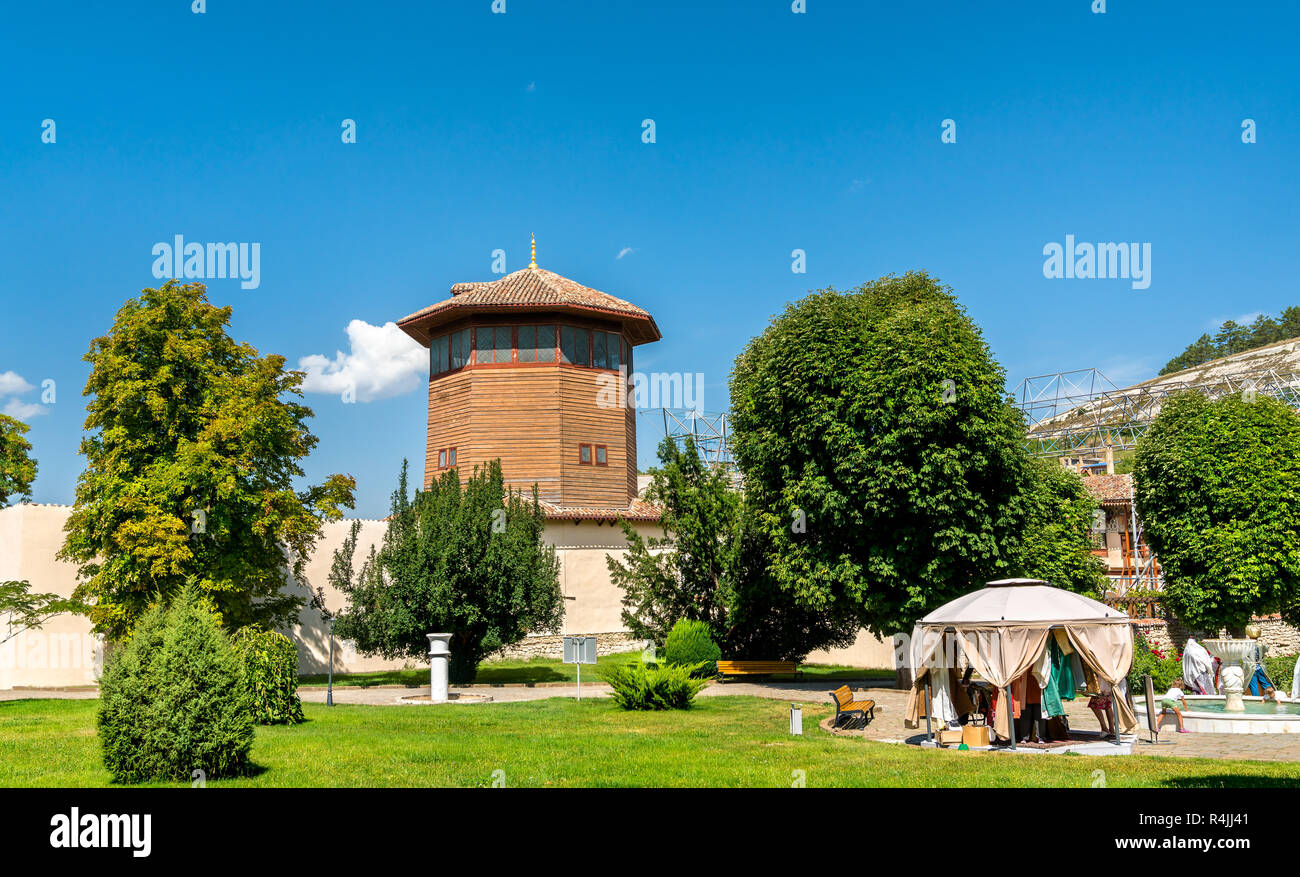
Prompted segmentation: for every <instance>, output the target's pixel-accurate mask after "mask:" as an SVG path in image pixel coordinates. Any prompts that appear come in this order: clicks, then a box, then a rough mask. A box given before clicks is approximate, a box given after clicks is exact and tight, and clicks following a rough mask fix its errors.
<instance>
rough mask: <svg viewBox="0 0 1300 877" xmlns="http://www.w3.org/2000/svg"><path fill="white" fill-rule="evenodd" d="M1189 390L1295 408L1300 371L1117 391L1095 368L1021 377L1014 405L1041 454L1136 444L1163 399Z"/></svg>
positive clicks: (1262, 372) (1299, 397)
mask: <svg viewBox="0 0 1300 877" xmlns="http://www.w3.org/2000/svg"><path fill="white" fill-rule="evenodd" d="M1188 390H1193V391H1196V392H1199V393H1203V394H1204V395H1206V396H1208V397H1209V398H1211V399H1221V398H1223V397H1224V396H1230V395H1235V394H1238V393H1240V394H1243V395H1249V394H1254V395H1255V396H1269V397H1272V398H1274V399H1280V400H1282V401H1283V402H1285V403H1286V404H1288V405H1290V406H1291V407H1292V408H1296V409H1298V410H1300V375H1297V374H1296V373H1294V372H1285V373H1278V372H1276V371H1274V370H1272V369H1260V370H1257V371H1254V372H1245V373H1240V374H1231V375H1221V376H1219V377H1215V378H1212V379H1209V380H1206V381H1200V382H1189V381H1153V382H1148V383H1146V384H1139V385H1137V386H1134V387H1128V388H1125V389H1120V388H1118V387H1116V386H1115V385H1114V384H1113V383H1112V382H1111V381H1110V379H1109V378H1107V377H1106V376H1105V375H1104V374H1102V373H1101V371H1099V370H1098V369H1095V368H1088V369H1076V370H1074V371H1067V372H1056V373H1055V374H1050V375H1036V376H1035V377H1031V378H1025V379H1024V380H1023V381H1021V382H1020V385H1019V386H1018V387H1017V388H1016V394H1015V396H1016V398H1015V405H1016V407H1018V408H1019V409H1020V410H1021V411H1022V412H1023V413H1024V415H1025V419H1026V421H1027V423H1028V427H1029V445H1030V449H1031V450H1032V451H1033V453H1035V454H1038V455H1040V456H1053V457H1054V456H1060V455H1062V454H1068V453H1072V452H1078V451H1090V450H1100V449H1103V448H1113V449H1115V450H1127V449H1131V448H1134V447H1136V446H1137V442H1138V439H1139V438H1141V437H1142V436H1143V435H1144V434H1145V433H1146V431H1147V429H1148V428H1149V427H1150V426H1151V422H1152V421H1153V420H1155V417H1156V415H1157V414H1159V413H1160V408H1161V406H1162V405H1163V404H1164V402H1165V400H1166V399H1168V398H1169V397H1170V396H1172V395H1174V394H1175V393H1182V392H1185V391H1188Z"/></svg>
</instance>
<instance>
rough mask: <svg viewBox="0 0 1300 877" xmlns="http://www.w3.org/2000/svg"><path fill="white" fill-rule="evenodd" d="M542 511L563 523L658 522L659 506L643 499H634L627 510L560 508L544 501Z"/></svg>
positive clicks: (580, 507) (578, 507)
mask: <svg viewBox="0 0 1300 877" xmlns="http://www.w3.org/2000/svg"><path fill="white" fill-rule="evenodd" d="M542 511H544V512H546V517H548V518H552V519H554V520H561V521H614V520H617V519H619V518H624V519H625V520H628V521H657V520H659V514H660V509H659V506H657V505H654V504H653V503H648V502H646V501H645V500H643V499H634V500H632V503H631V504H630V505H629V506H627V507H626V508H621V509H616V508H608V509H604V508H590V507H587V506H559V505H556V504H555V503H551V502H546V501H545V500H542Z"/></svg>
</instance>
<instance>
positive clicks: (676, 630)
mask: <svg viewBox="0 0 1300 877" xmlns="http://www.w3.org/2000/svg"><path fill="white" fill-rule="evenodd" d="M721 657H722V649H720V648H718V644H717V643H715V642H714V641H713V634H712V632H711V631H710V630H709V626H708V625H707V624H705V623H704V622H703V621H689V620H687V619H685V618H679V619H678V620H677V623H676V624H674V625H673V627H672V630H670V631H668V636H667V637H666V638H665V639H664V651H663V659H664V662H665V663H668V664H679V665H687V664H696V665H699V669H698V670H696V671H695V674H694V675H696V676H698V677H710V678H711V677H713V676H716V675H718V659H719V658H721Z"/></svg>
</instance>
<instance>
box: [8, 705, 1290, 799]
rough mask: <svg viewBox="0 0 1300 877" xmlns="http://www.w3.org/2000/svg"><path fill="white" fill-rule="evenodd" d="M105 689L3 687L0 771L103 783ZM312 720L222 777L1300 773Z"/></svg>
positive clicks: (714, 735)
mask: <svg viewBox="0 0 1300 877" xmlns="http://www.w3.org/2000/svg"><path fill="white" fill-rule="evenodd" d="M95 708H96V701H93V700H18V701H7V702H0V786H102V785H106V784H107V783H108V776H107V774H106V773H105V771H104V769H103V766H102V765H101V763H100V757H99V746H98V741H97V740H96V735H95V724H94V719H95ZM304 708H305V710H306V713H307V717H308V720H309V721H308V722H307V723H306V724H304V725H299V726H296V727H292V728H289V727H272V728H259V729H258V731H257V742H256V743H255V744H254V747H253V760H254V762H255V764H256V766H257V772H256V773H255V774H254V775H253V776H250V777H245V778H242V779H238V780H228V781H215V780H214V781H212V782H211V783H210V784H211V785H214V786H217V785H220V786H348V787H385V786H486V785H491V784H492V779H493V772H494V771H504V777H505V784H506V785H507V786H790V785H792V784H793V783H794V782H795V781H796V779H797V778H798V777H799V776H800V774H798V773H797V772H798V771H802V772H803V773H802V776H803V777H804V780H805V782H806V784H807V785H808V787H810V788H812V787H818V786H1072V787H1081V788H1087V787H1090V786H1092V785H1093V783H1094V776H1093V772H1094V771H1095V770H1103V771H1105V780H1106V784H1107V785H1108V786H1167V787H1179V788H1182V787H1190V786H1212V787H1224V786H1231V787H1240V786H1250V787H1259V786H1288V787H1300V764H1290V763H1273V762H1246V761H1235V762H1234V761H1221V760H1213V759H1201V760H1194V759H1184V758H1153V757H1150V756H1130V757H1123V756H1111V757H1106V758H1097V757H1091V758H1090V757H1083V756H1043V755H1037V756H1014V755H999V754H987V753H977V752H956V751H934V750H920V749H916V748H913V747H905V746H900V745H897V744H889V743H874V742H866V741H863V740H861V739H849V738H835V737H831V736H830V735H828V734H825V733H822V732H821V731H820V730H818V729H817V728H816V727H815V724H816V722H817V720H818V719H820V718H821V717H823V716H825V714H826V710H825V709H824V708H821V707H818V706H814V705H807V706H805V707H804V728H805V733H804V736H802V737H791V736H790V735H789V734H788V733H786V725H787V720H786V714H787V713H786V711H787V709H788V705H787V704H785V703H781V702H778V701H773V700H768V699H764V698H754V697H707V698H700V699H699V701H698V702H697V705H696V707H695V708H694V709H692V710H690V711H688V712H673V713H627V712H623V711H622V710H620V709H618V707H616V706H615V705H614V704H613V703H612V702H610V701H608V700H605V699H599V700H595V699H593V700H585V701H582V702H581V703H578V702H575V701H574V700H572V699H569V698H553V699H550V700H542V701H529V702H522V703H501V704H484V705H479V706H446V707H373V706H336V707H332V708H330V707H325V706H321V705H317V704H305V705H304Z"/></svg>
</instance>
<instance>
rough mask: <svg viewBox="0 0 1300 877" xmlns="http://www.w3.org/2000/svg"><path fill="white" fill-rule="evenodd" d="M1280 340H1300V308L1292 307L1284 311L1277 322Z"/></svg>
mask: <svg viewBox="0 0 1300 877" xmlns="http://www.w3.org/2000/svg"><path fill="white" fill-rule="evenodd" d="M1277 334H1278V340H1279V341H1284V340H1289V339H1291V338H1300V307H1296V306H1295V305H1292V306H1291V307H1289V308H1286V309H1284V310H1283V311H1282V313H1281V315H1279V316H1278V320H1277Z"/></svg>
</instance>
